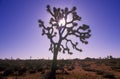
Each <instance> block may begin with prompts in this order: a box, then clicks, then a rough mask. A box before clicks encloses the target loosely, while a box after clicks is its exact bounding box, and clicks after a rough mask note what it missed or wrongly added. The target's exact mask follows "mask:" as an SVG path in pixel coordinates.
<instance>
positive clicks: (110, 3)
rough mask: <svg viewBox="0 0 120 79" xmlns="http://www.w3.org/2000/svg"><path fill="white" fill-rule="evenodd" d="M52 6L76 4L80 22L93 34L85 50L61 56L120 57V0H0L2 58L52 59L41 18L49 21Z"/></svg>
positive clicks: (84, 46) (0, 56)
mask: <svg viewBox="0 0 120 79" xmlns="http://www.w3.org/2000/svg"><path fill="white" fill-rule="evenodd" d="M47 4H50V5H51V7H54V6H56V7H60V8H65V7H68V8H72V7H73V6H76V7H77V12H78V14H79V16H81V17H82V21H81V23H84V24H88V25H90V28H91V30H92V37H91V38H90V39H88V41H89V44H88V45H80V46H81V48H82V49H83V52H81V53H79V52H77V51H74V54H73V55H68V54H67V53H66V54H62V53H60V54H59V56H58V58H86V57H96V58H97V57H106V56H107V55H112V56H113V57H120V35H119V34H120V0H69V1H68V0H0V58H10V57H11V56H12V57H13V58H23V59H28V58H29V57H30V56H32V57H33V58H52V53H51V52H50V51H48V49H49V44H50V43H49V40H48V39H47V37H46V36H41V29H40V28H39V26H38V19H42V20H43V21H45V24H46V25H47V24H48V20H49V18H50V15H49V14H48V13H47V11H46V5H47Z"/></svg>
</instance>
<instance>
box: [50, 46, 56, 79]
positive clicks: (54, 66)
mask: <svg viewBox="0 0 120 79" xmlns="http://www.w3.org/2000/svg"><path fill="white" fill-rule="evenodd" d="M57 55H58V48H56V47H54V53H53V61H52V67H51V74H50V79H56V67H57Z"/></svg>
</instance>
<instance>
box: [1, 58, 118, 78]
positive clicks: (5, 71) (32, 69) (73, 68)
mask: <svg viewBox="0 0 120 79" xmlns="http://www.w3.org/2000/svg"><path fill="white" fill-rule="evenodd" d="M51 63H52V60H45V59H34V60H30V59H29V60H20V59H16V60H13V59H12V60H10V59H5V60H2V59H1V60H0V79H46V78H47V76H48V75H49V72H50V68H51ZM56 78H57V79H120V58H112V59H94V58H86V59H71V60H70V59H68V60H63V59H62V60H58V64H57V70H56Z"/></svg>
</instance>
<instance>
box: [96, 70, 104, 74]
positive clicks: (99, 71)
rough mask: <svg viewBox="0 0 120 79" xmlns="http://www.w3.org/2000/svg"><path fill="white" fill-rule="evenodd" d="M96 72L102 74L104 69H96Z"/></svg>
mask: <svg viewBox="0 0 120 79" xmlns="http://www.w3.org/2000/svg"><path fill="white" fill-rule="evenodd" d="M96 74H98V75H103V74H104V71H103V70H96Z"/></svg>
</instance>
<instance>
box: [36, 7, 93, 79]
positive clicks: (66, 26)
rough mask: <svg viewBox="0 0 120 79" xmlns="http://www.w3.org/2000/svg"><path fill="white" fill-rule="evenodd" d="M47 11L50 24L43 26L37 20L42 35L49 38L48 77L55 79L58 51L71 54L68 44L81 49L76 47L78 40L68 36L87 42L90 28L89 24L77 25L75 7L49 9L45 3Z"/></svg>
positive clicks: (78, 49)
mask: <svg viewBox="0 0 120 79" xmlns="http://www.w3.org/2000/svg"><path fill="white" fill-rule="evenodd" d="M47 11H48V13H50V15H51V18H50V20H49V24H50V26H45V25H44V22H43V21H42V20H39V21H38V22H39V27H40V28H42V35H46V36H47V37H48V39H49V40H50V48H49V51H51V52H52V53H53V62H52V67H51V77H50V78H49V79H56V77H55V73H56V65H57V55H58V52H62V53H68V54H70V55H71V54H73V53H72V52H71V51H70V47H69V45H70V44H71V45H72V48H73V49H75V50H77V51H80V52H82V50H81V49H80V48H78V44H79V42H77V41H75V40H72V39H71V38H70V36H72V37H73V36H75V37H76V38H79V40H80V41H81V42H82V43H84V44H88V41H87V40H86V39H88V38H89V37H90V36H91V35H90V32H91V30H90V29H89V26H88V25H85V24H83V25H81V26H78V23H77V21H81V17H80V16H78V15H77V12H76V7H73V8H72V9H71V10H69V9H68V8H65V9H61V8H56V7H53V9H51V7H50V6H49V5H47ZM70 17H71V19H70Z"/></svg>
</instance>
